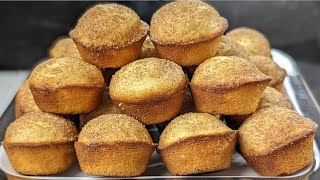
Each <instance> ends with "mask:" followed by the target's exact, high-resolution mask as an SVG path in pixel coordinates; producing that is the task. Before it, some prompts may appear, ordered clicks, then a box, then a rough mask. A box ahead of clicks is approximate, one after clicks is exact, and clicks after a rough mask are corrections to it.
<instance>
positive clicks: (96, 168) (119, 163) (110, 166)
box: [75, 114, 155, 176]
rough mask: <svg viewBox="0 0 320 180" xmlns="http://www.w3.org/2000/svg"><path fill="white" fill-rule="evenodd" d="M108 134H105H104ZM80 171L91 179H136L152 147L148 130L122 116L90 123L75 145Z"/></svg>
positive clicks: (132, 119)
mask: <svg viewBox="0 0 320 180" xmlns="http://www.w3.org/2000/svg"><path fill="white" fill-rule="evenodd" d="M106 132H108V133H106ZM75 148H76V153H77V157H78V160H79V164H80V168H81V170H82V171H83V172H84V173H86V174H88V175H94V176H139V175H140V174H142V173H143V172H144V171H145V170H146V167H147V164H148V161H149V159H150V156H151V154H152V152H153V150H154V148H155V145H154V144H153V142H152V139H151V136H150V134H149V133H148V131H147V129H146V128H145V127H144V126H143V125H142V124H141V123H140V122H138V121H137V120H135V119H134V118H132V117H130V116H128V115H124V114H105V115H101V116H99V117H97V118H95V119H92V120H91V121H89V122H88V123H87V124H86V125H85V126H84V127H83V128H82V130H81V132H80V134H79V140H78V141H77V142H76V143H75Z"/></svg>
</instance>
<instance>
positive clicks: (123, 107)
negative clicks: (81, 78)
mask: <svg viewBox="0 0 320 180" xmlns="http://www.w3.org/2000/svg"><path fill="white" fill-rule="evenodd" d="M186 87H187V78H186V76H185V74H184V72H183V70H182V68H181V67H180V66H179V65H177V64H176V63H174V62H172V61H168V60H165V59H158V58H146V59H141V60H137V61H135V62H132V63H130V64H128V65H126V66H124V67H122V68H121V69H120V70H119V71H117V72H116V73H115V75H113V76H112V79H111V83H110V86H109V94H110V97H111V99H112V100H113V101H114V103H115V104H116V105H117V106H118V107H119V109H120V111H121V112H123V113H126V114H129V115H130V116H133V117H135V118H137V119H138V120H139V121H140V122H142V123H143V124H158V123H161V122H164V121H167V120H170V119H172V118H173V117H175V116H176V115H177V114H178V113H179V111H180V108H181V106H182V103H183V99H184V95H185V90H186Z"/></svg>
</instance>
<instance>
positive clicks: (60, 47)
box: [49, 37, 82, 59]
mask: <svg viewBox="0 0 320 180" xmlns="http://www.w3.org/2000/svg"><path fill="white" fill-rule="evenodd" d="M49 57H50V58H57V57H74V58H78V59H82V57H81V55H80V53H79V51H78V49H77V46H76V45H75V44H74V42H73V40H72V39H71V38H69V37H60V38H58V39H57V40H56V41H55V42H54V43H53V44H52V46H51V47H50V49H49Z"/></svg>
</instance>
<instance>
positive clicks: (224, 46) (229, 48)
mask: <svg viewBox="0 0 320 180" xmlns="http://www.w3.org/2000/svg"><path fill="white" fill-rule="evenodd" d="M216 56H237V57H241V58H243V59H248V58H249V55H248V53H247V51H246V50H245V49H244V48H243V47H242V46H241V45H240V44H239V43H237V42H236V41H235V40H233V39H231V38H229V37H227V36H222V37H221V42H220V44H219V47H218V50H217V53H216Z"/></svg>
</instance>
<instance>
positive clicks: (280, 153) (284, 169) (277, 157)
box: [240, 133, 314, 176]
mask: <svg viewBox="0 0 320 180" xmlns="http://www.w3.org/2000/svg"><path fill="white" fill-rule="evenodd" d="M313 139H314V133H311V134H309V135H307V136H304V137H303V138H301V139H298V140H295V141H293V142H291V143H288V144H286V145H284V146H282V147H280V148H276V149H273V150H271V151H270V152H267V153H265V154H261V155H254V154H251V153H250V152H242V151H241V143H240V151H241V152H240V153H241V155H242V156H243V157H244V159H245V160H246V161H247V162H248V164H249V165H250V166H251V167H252V169H253V170H255V171H256V172H257V173H258V174H259V175H262V176H279V175H287V174H292V173H294V172H296V171H298V170H300V169H302V168H304V167H305V166H307V165H308V164H309V163H310V162H312V161H313Z"/></svg>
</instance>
